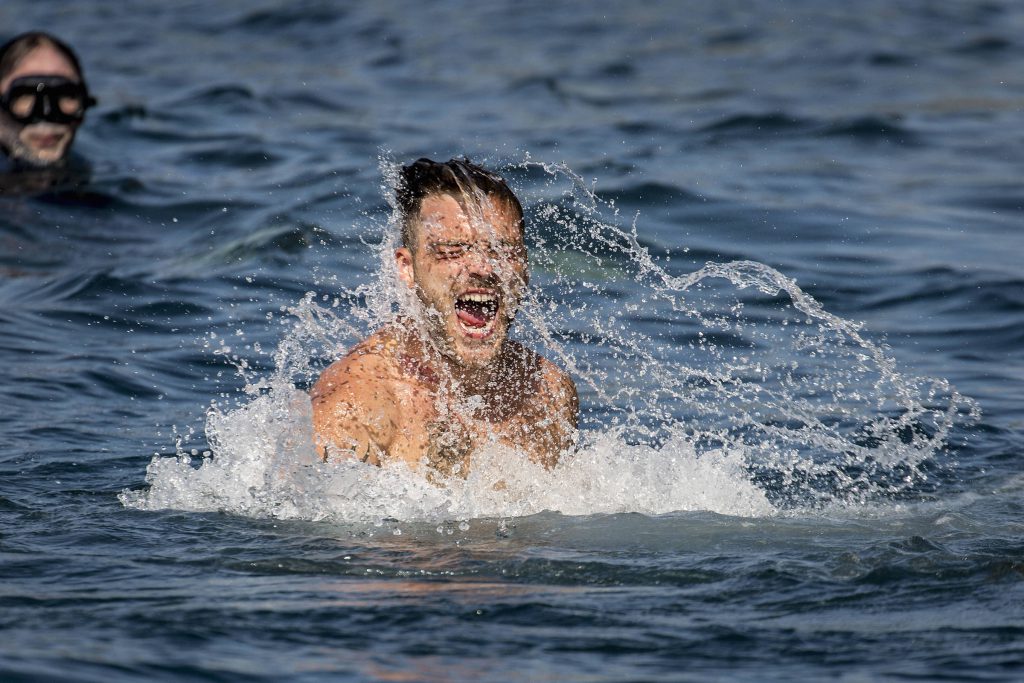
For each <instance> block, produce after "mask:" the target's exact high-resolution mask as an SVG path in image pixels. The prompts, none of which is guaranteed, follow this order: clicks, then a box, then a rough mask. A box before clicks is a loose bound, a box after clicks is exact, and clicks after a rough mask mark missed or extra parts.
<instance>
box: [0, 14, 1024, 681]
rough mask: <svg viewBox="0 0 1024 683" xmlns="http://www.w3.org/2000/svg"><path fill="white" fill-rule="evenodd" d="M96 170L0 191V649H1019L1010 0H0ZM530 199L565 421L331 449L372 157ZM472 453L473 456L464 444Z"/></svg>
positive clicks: (331, 667)
mask: <svg viewBox="0 0 1024 683" xmlns="http://www.w3.org/2000/svg"><path fill="white" fill-rule="evenodd" d="M0 25H3V26H6V27H8V30H10V31H14V30H23V29H28V28H36V27H46V28H49V29H51V30H53V31H54V32H56V33H57V34H59V35H61V36H62V37H64V38H66V39H67V40H68V41H69V42H71V43H72V44H73V45H74V46H75V47H76V48H77V49H78V50H79V51H80V53H81V56H82V58H83V61H84V63H85V66H86V69H87V76H88V78H89V82H90V85H91V86H92V88H93V90H95V91H96V94H97V95H98V97H99V99H100V105H99V106H98V108H96V109H94V110H90V112H89V117H88V119H87V122H86V124H85V126H84V127H83V128H82V131H81V132H80V135H79V140H78V141H77V143H76V149H77V150H78V152H79V154H80V155H81V156H82V157H83V159H85V160H87V161H88V163H89V164H91V167H92V171H91V178H90V179H89V180H88V182H86V183H85V184H84V185H82V186H80V187H78V188H76V189H68V190H64V191H57V192H53V193H49V194H46V195H43V196H40V197H25V196H22V197H17V196H15V197H9V196H5V197H0V301H2V306H0V404H2V405H3V407H4V409H3V411H2V412H0V436H2V439H0V576H2V581H0V628H2V630H3V634H4V638H3V639H2V644H0V678H3V679H4V680H83V681H91V680H103V681H110V680H143V679H144V680H274V681H277V680H396V679H398V680H413V681H448V680H492V681H510V680H513V681H514V680H522V681H536V680H558V681H562V680H579V681H626V680H636V681H640V680H643V681H654V680H666V681H668V680H672V681H675V680H751V679H758V680H793V679H811V680H814V679H821V678H834V679H840V680H897V679H899V680H906V679H917V680H935V679H947V680H987V681H996V680H1016V679H1017V678H1019V677H1020V674H1021V669H1022V667H1021V661H1022V659H1024V647H1022V645H1021V643H1022V637H1024V608H1022V593H1021V590H1022V583H1021V578H1022V576H1024V571H1022V560H1021V558H1022V552H1024V543H1022V538H1024V529H1022V525H1021V522H1020V513H1021V492H1022V491H1024V478H1022V476H1021V471H1020V468H1019V466H1018V462H1019V455H1020V453H1021V447H1022V440H1021V410H1020V405H1021V400H1022V399H1024V393H1022V391H1021V386H1024V385H1022V383H1021V380H1022V379H1024V372H1022V363H1021V357H1020V353H1019V351H1018V349H1020V348H1021V344H1022V342H1024V317H1022V311H1024V299H1022V295H1021V293H1022V292H1024V286H1022V284H1024V283H1022V281H1021V278H1020V275H1019V254H1020V253H1021V252H1022V250H1024V243H1022V240H1021V237H1020V231H1019V218H1020V207H1021V205H1022V196H1021V192H1020V188H1019V187H1018V184H1017V183H1015V182H1014V181H1013V179H1014V178H1016V177H1019V175H1020V172H1021V168H1020V156H1019V154H1017V153H1016V151H1015V150H1017V149H1018V147H1019V142H1020V140H1019V135H1018V133H1017V132H1016V131H1019V130H1021V128H1022V123H1024V122H1022V121H1021V113H1020V112H1021V107H1020V106H1019V105H1020V102H1021V101H1022V98H1024V81H1022V80H1021V77H1020V74H1021V73H1024V72H1022V71H1021V69H1020V68H1019V67H1020V59H1021V56H1022V54H1024V53H1022V46H1021V43H1020V41H1019V39H1018V37H1017V36H1019V35H1020V34H1021V30H1020V29H1021V28H1024V14H1022V13H1021V11H1020V9H1018V8H1017V6H1016V5H1014V4H1012V3H1009V2H999V1H996V2H992V1H991V0H987V1H984V2H982V1H980V0H979V1H978V2H973V1H970V0H966V1H965V2H961V3H953V4H949V5H943V6H941V7H939V6H933V4H931V3H910V4H904V5H900V6H899V7H894V6H892V4H891V3H883V2H874V1H868V2H865V3H856V4H853V5H850V6H849V7H842V8H833V7H824V6H822V5H820V4H819V3H811V2H803V1H801V0H790V1H788V2H782V3H758V2H753V3H743V4H728V3H726V4H722V3H710V2H709V3H696V4H691V5H688V7H687V11H686V12H682V11H680V10H679V8H678V7H677V6H676V5H675V4H672V3H632V4H629V5H628V6H627V5H622V4H618V3H611V2H596V3H591V4H589V5H588V6H587V7H585V8H584V7H577V6H571V7H570V6H568V5H567V6H564V7H562V6H553V5H551V4H550V3H547V4H543V3H536V4H535V3H530V2H520V3H492V4H485V5H480V4H479V3H477V4H473V3H463V2H442V3H432V4H430V5H421V4H416V3H408V2H401V1H399V2H384V3H374V4H371V5H365V6H358V7H357V6H352V7H348V6H345V7H342V6H340V5H333V4H330V3H314V2H300V3H293V4H289V5H287V6H285V5H283V4H275V3H261V4H260V5H259V6H254V5H250V4H240V3H235V2H228V1H226V0H225V1H224V2H213V3H202V4H199V3H185V4H183V5H180V4H179V5H175V6H167V5H153V4H151V3H144V2H129V3H127V4H125V3H122V2H119V3H112V2H106V1H104V0H96V1H95V2H87V3H74V4H69V5H66V6H64V5H62V6H60V7H59V8H55V7H54V6H53V5H52V4H50V3H29V2H22V1H21V0H9V1H8V2H6V3H4V4H3V5H2V6H0ZM462 154H469V155H470V156H472V157H473V158H474V159H475V160H477V161H480V162H482V163H484V164H485V165H487V166H489V167H493V168H496V169H499V170H501V172H502V173H503V174H504V175H505V176H506V177H507V178H509V180H510V182H511V184H512V185H513V187H514V188H515V189H516V191H517V192H518V193H519V195H520V196H521V198H522V199H523V201H524V205H525V207H526V211H527V241H528V245H529V247H530V259H531V288H530V292H529V296H528V298H527V299H526V301H525V302H524V306H523V308H522V310H521V314H520V316H519V318H518V320H517V323H516V327H515V330H514V334H515V335H516V336H517V337H518V338H519V339H520V340H522V341H523V342H524V343H526V344H528V345H530V346H532V347H535V348H537V349H538V350H539V351H540V352H541V353H543V354H544V355H545V356H547V357H548V358H550V359H551V360H553V361H554V362H556V363H558V364H559V365H561V366H562V367H564V368H566V369H567V370H568V371H569V372H570V374H571V375H572V376H573V377H574V379H575V381H576V383H577V385H578V387H579V390H580V396H581V402H582V414H581V430H580V438H579V442H578V445H577V448H576V449H574V450H573V451H572V452H570V453H567V454H566V455H565V456H563V458H562V459H561V461H560V463H559V465H558V466H557V467H556V468H555V469H554V470H552V471H550V472H547V471H543V470H541V469H539V468H536V467H533V466H531V465H530V464H529V463H527V462H524V461H523V459H522V458H521V457H516V454H511V453H507V452H501V451H500V450H498V449H491V450H485V451H484V452H481V453H479V454H478V455H477V457H476V458H475V460H474V467H473V470H472V471H471V472H470V475H469V476H468V477H467V478H466V479H459V478H456V479H453V480H451V481H449V482H445V483H446V485H445V486H436V485H434V484H430V483H427V482H425V481H423V479H422V477H421V476H420V475H417V474H415V473H412V472H409V471H407V470H405V469H403V468H402V467H400V466H386V467H383V468H373V467H369V466H366V465H362V464H360V463H341V464H330V465H327V464H324V463H321V462H319V461H318V460H317V459H316V458H315V457H314V454H313V452H312V449H311V446H310V437H311V434H310V432H311V426H310V418H309V403H308V399H307V395H306V391H307V390H308V388H309V386H310V384H311V382H312V381H314V380H315V378H316V376H317V375H318V374H319V372H320V370H322V368H323V367H325V366H326V364H328V363H329V362H331V361H332V360H334V359H336V358H337V357H339V356H340V355H341V354H343V353H344V351H345V349H346V348H348V346H349V345H350V344H351V343H353V342H354V341H355V340H357V339H359V338H361V337H362V336H363V335H365V334H366V333H367V332H368V331H369V330H370V329H372V328H373V327H374V326H376V325H378V324H380V322H381V321H382V320H385V319H386V318H387V316H388V315H389V314H390V313H391V312H392V311H393V307H394V305H395V301H396V297H397V295H396V293H395V290H394V278H393V273H392V272H391V271H390V270H389V268H390V266H389V252H390V249H391V248H392V246H393V242H392V241H391V240H393V239H394V238H393V228H394V226H393V225H392V224H391V223H389V221H390V219H391V210H390V206H389V204H388V199H389V196H390V191H391V186H390V181H389V177H388V176H389V170H390V169H392V168H393V165H394V164H396V163H402V162H407V161H410V160H412V159H415V158H417V157H419V156H424V155H425V156H431V157H433V158H440V159H446V158H448V157H451V156H456V155H462ZM498 480H501V481H504V482H506V487H505V488H500V487H499V488H497V489H496V488H495V487H494V486H493V483H494V482H496V481H498Z"/></svg>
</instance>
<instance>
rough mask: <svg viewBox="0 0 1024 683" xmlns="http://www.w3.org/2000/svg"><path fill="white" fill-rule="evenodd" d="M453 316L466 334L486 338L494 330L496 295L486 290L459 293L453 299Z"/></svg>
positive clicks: (496, 309)
mask: <svg viewBox="0 0 1024 683" xmlns="http://www.w3.org/2000/svg"><path fill="white" fill-rule="evenodd" d="M455 316H456V318H458V320H459V325H460V327H462V330H463V332H465V333H466V335H467V336H469V337H471V338H473V339H486V338H487V337H489V336H491V333H493V332H494V321H495V320H497V318H498V295H497V294H495V293H494V292H488V291H474V292H465V293H463V294H460V295H459V296H458V297H456V299H455Z"/></svg>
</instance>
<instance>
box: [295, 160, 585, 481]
mask: <svg viewBox="0 0 1024 683" xmlns="http://www.w3.org/2000/svg"><path fill="white" fill-rule="evenodd" d="M401 175H402V177H401V179H400V181H399V187H398V188H397V192H396V194H397V200H398V210H399V214H400V219H401V226H402V244H401V247H399V248H398V249H397V250H395V261H396V264H397V267H398V275H399V278H400V279H401V282H402V284H404V286H405V287H406V288H408V290H407V293H408V294H409V296H408V297H407V302H406V303H405V304H404V309H405V310H403V311H402V312H401V313H400V316H399V317H398V319H397V320H396V321H395V322H394V323H392V324H390V325H387V326H385V327H384V328H382V329H380V330H378V331H377V332H375V333H374V334H373V335H371V336H370V337H369V338H368V339H366V340H364V341H363V342H361V343H360V344H358V345H357V346H356V347H355V348H353V349H352V350H351V351H349V353H348V354H347V355H346V356H345V357H344V358H342V359H341V360H339V361H337V362H335V363H334V364H333V365H331V366H330V367H329V368H327V369H326V370H325V371H324V373H323V374H322V375H321V376H320V379H319V381H317V383H316V385H315V386H314V387H313V391H312V403H313V426H314V430H315V432H316V439H317V448H318V450H319V452H320V454H321V456H322V457H323V458H324V459H325V460H331V459H349V458H352V459H358V460H362V461H363V462H369V463H373V464H375V465H380V464H382V463H386V462H389V461H393V460H399V461H404V462H406V463H407V464H408V465H409V466H411V467H412V468H414V469H418V468H420V467H421V466H424V465H425V466H426V467H427V468H429V470H431V471H430V474H431V475H433V473H434V472H436V473H439V474H441V475H452V474H454V475H458V476H463V477H464V476H466V473H467V472H468V470H469V466H470V461H471V458H472V455H473V453H474V452H475V451H478V450H479V449H480V448H481V447H483V446H486V445H488V444H500V445H504V446H507V447H511V448H512V449H513V450H514V451H516V452H519V453H523V454H525V455H526V456H527V457H529V458H530V459H531V460H533V461H534V462H538V463H541V464H543V465H544V466H546V467H552V466H553V465H554V464H555V463H556V462H557V460H558V457H559V455H560V454H561V453H562V452H563V451H565V450H566V449H567V448H569V447H570V446H571V445H572V443H573V440H574V437H575V433H576V425H577V419H578V414H579V400H578V398H577V394H576V386H575V384H574V383H573V381H572V379H571V378H570V377H569V376H568V375H567V374H566V373H565V372H563V371H562V370H561V369H559V368H558V367H556V366H555V365H554V364H553V363H551V362H550V361H547V360H546V359H544V358H542V357H541V356H540V355H538V354H537V353H535V352H534V351H532V350H530V349H528V348H526V347H525V346H523V345H522V344H520V343H518V342H515V341H512V340H510V339H509V338H508V334H509V328H510V326H511V325H512V321H513V319H514V318H515V314H516V309H517V308H518V306H519V302H520V299H521V297H522V294H523V291H524V289H525V287H526V284H527V278H528V273H527V260H526V245H525V243H524V240H523V229H524V225H523V209H522V206H521V205H520V203H519V200H518V199H517V198H516V196H515V194H513V193H512V191H511V190H510V189H509V187H508V185H506V184H505V181H504V180H503V179H502V178H501V177H499V176H497V175H495V174H493V173H489V172H488V171H485V170H484V169H482V168H480V167H479V166H476V165H474V164H472V163H470V162H469V161H466V160H455V159H452V160H451V161H448V162H446V163H437V162H434V161H431V160H429V159H420V160H419V161H417V162H415V163H414V164H412V165H410V166H406V167H404V168H402V173H401Z"/></svg>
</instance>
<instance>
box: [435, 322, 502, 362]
mask: <svg viewBox="0 0 1024 683" xmlns="http://www.w3.org/2000/svg"><path fill="white" fill-rule="evenodd" d="M457 334H459V336H458V337H456V338H455V339H449V344H448V349H449V351H450V352H451V356H452V359H453V360H455V361H456V362H457V363H458V364H459V365H461V366H462V367H464V368H466V369H471V370H477V369H483V368H485V367H487V366H489V365H491V364H493V363H494V362H495V360H496V359H497V358H498V355H499V354H500V352H501V346H502V342H504V340H505V335H504V334H503V333H501V331H499V330H495V331H494V332H493V333H492V334H490V335H489V336H488V337H486V338H484V339H474V338H472V337H470V336H469V335H467V334H465V333H464V332H463V331H462V330H459V331H458V332H457Z"/></svg>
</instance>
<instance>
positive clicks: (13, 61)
mask: <svg viewBox="0 0 1024 683" xmlns="http://www.w3.org/2000/svg"><path fill="white" fill-rule="evenodd" d="M43 45H50V46H51V47H53V48H54V49H55V50H57V52H59V53H61V54H62V55H63V56H64V57H65V58H66V59H67V60H68V61H69V62H71V66H73V67H75V72H76V73H77V74H78V79H79V80H80V81H81V82H82V85H85V78H84V77H83V75H82V64H81V63H80V62H79V61H78V57H77V56H76V55H75V51H74V50H72V49H71V47H70V46H69V45H68V44H67V43H65V42H64V41H62V40H60V39H59V38H56V37H54V36H51V35H50V34H49V33H43V32H42V31H29V32H28V33H22V34H20V35H17V36H14V37H13V38H11V39H10V40H8V41H7V42H6V43H4V44H3V45H2V46H0V80H2V79H3V78H4V77H5V76H6V75H7V74H9V73H11V71H13V70H14V67H15V65H17V63H18V62H20V61H21V59H22V58H23V57H24V56H25V55H27V54H28V53H29V52H32V50H35V49H36V48H37V47H41V46H43Z"/></svg>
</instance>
